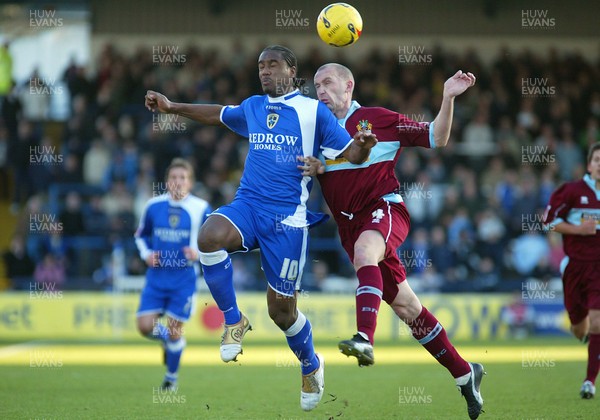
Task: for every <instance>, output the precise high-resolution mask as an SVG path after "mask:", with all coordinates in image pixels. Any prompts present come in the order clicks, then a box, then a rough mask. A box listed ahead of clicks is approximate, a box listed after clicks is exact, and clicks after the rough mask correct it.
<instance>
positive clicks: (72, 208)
mask: <svg viewBox="0 0 600 420" xmlns="http://www.w3.org/2000/svg"><path fill="white" fill-rule="evenodd" d="M59 219H60V221H61V223H62V228H63V234H64V235H65V236H77V235H83V234H84V233H85V226H84V223H83V212H82V211H81V197H80V196H79V194H77V193H76V192H74V191H71V192H69V193H68V194H67V196H66V198H65V208H64V209H63V211H62V212H61V213H60V215H59Z"/></svg>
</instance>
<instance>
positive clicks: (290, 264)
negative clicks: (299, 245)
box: [279, 258, 298, 281]
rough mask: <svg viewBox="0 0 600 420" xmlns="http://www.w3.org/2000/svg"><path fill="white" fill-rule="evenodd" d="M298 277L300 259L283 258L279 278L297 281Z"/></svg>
mask: <svg viewBox="0 0 600 420" xmlns="http://www.w3.org/2000/svg"><path fill="white" fill-rule="evenodd" d="M297 277H298V260H290V259H289V258H284V259H283V265H282V266H281V272H280V273H279V278H281V279H287V280H291V281H295V280H296V278H297Z"/></svg>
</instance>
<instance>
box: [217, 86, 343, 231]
mask: <svg viewBox="0 0 600 420" xmlns="http://www.w3.org/2000/svg"><path fill="white" fill-rule="evenodd" d="M221 121H222V122H223V124H225V125H226V126H227V127H228V128H230V129H231V130H232V131H234V132H235V133H237V134H239V135H240V136H243V137H246V138H247V139H248V141H249V151H248V156H247V157H246V162H245V166H244V173H243V175H242V179H241V181H240V187H239V189H238V191H237V194H236V199H245V200H249V201H251V202H252V203H253V206H254V207H255V208H257V210H258V211H263V212H266V213H268V214H272V215H276V216H277V217H278V218H279V220H280V221H281V223H284V224H287V225H289V226H296V227H303V226H307V224H309V223H310V222H309V221H307V210H306V200H307V199H308V196H309V194H310V190H311V187H312V178H311V177H308V176H302V173H301V171H300V170H299V169H298V168H297V166H298V165H299V164H300V162H299V161H298V160H297V157H298V156H317V155H318V154H319V153H322V154H323V155H324V156H326V157H327V158H329V159H335V158H336V157H337V156H339V155H340V154H341V153H342V152H343V151H344V150H345V149H346V148H347V147H348V146H349V145H350V143H351V142H352V138H351V137H350V135H349V134H348V133H347V132H346V130H345V129H344V128H343V127H341V126H340V125H339V124H338V122H337V119H336V118H335V116H334V115H333V113H332V112H331V111H330V110H329V109H328V108H327V106H326V105H325V104H323V103H321V102H319V101H317V100H315V99H311V98H308V97H306V96H303V95H301V94H300V92H299V91H298V90H295V91H293V92H291V93H289V94H287V95H284V96H279V97H276V98H272V97H270V96H268V95H257V96H252V97H250V98H248V99H246V100H244V101H243V102H242V103H241V104H240V105H238V106H226V107H223V109H222V110H221Z"/></svg>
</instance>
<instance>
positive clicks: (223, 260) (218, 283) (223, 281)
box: [200, 250, 242, 325]
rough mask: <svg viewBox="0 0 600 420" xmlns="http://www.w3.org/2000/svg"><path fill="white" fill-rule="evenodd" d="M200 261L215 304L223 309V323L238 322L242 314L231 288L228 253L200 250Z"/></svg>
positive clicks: (231, 323) (230, 268) (231, 277)
mask: <svg viewBox="0 0 600 420" xmlns="http://www.w3.org/2000/svg"><path fill="white" fill-rule="evenodd" d="M200 262H201V263H202V270H203V271H204V280H205V281H206V285H207V286H208V289H209V290H210V293H211V295H212V297H213V298H214V300H215V302H216V303H217V306H218V307H219V309H220V310H221V311H223V315H224V316H225V324H228V325H233V324H236V323H238V322H239V321H240V319H241V317H242V316H241V314H240V311H239V309H238V306H237V300H236V297H235V290H234V289H233V269H232V267H231V259H230V258H229V254H228V253H227V251H225V250H220V251H216V252H200Z"/></svg>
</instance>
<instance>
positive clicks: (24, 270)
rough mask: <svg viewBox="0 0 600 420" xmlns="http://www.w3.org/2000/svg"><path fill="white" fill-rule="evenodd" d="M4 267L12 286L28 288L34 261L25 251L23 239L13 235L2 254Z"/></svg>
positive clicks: (20, 288)
mask: <svg viewBox="0 0 600 420" xmlns="http://www.w3.org/2000/svg"><path fill="white" fill-rule="evenodd" d="M2 258H3V260H4V265H5V267H6V277H8V278H9V279H10V281H11V282H12V287H13V288H15V289H18V290H24V289H27V288H28V283H29V281H30V279H31V277H32V275H33V271H34V270H35V263H34V262H33V260H32V259H31V257H30V256H29V254H28V253H27V249H26V248H25V241H24V240H23V238H22V237H21V236H18V235H15V236H13V238H12V240H11V241H10V248H9V249H8V250H7V251H5V252H4V254H3V255H2Z"/></svg>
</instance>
